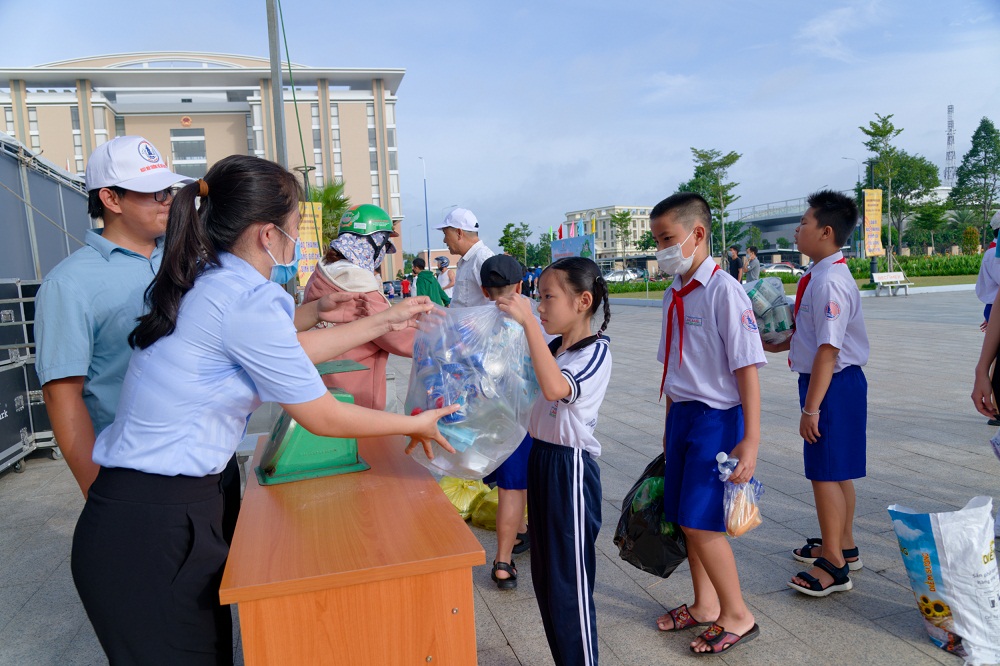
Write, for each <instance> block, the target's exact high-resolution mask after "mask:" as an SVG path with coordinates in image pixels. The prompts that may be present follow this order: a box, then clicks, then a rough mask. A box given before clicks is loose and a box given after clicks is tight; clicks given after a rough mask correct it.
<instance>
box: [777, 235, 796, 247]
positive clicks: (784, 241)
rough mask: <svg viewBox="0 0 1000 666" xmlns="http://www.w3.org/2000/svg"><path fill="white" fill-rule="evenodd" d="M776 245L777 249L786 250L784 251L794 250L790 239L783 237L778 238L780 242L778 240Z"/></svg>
mask: <svg viewBox="0 0 1000 666" xmlns="http://www.w3.org/2000/svg"><path fill="white" fill-rule="evenodd" d="M774 243H775V247H777V248H784V249H789V250H790V249H791V248H792V244H791V243H789V242H788V239H787V238H785V237H784V236H781V237H780V238H778V240H776V241H775V242H774Z"/></svg>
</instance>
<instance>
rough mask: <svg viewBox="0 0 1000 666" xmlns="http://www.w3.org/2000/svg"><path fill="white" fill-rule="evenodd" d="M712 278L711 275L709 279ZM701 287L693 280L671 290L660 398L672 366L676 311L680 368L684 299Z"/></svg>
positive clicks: (681, 360) (682, 357)
mask: <svg viewBox="0 0 1000 666" xmlns="http://www.w3.org/2000/svg"><path fill="white" fill-rule="evenodd" d="M717 270H719V266H718V264H716V266H715V268H713V269H712V275H715V271H717ZM711 277H712V276H711V275H710V276H709V279H711ZM700 286H702V285H701V282H699V281H698V280H695V279H694V278H691V281H690V282H688V283H687V284H686V285H684V286H683V287H682V288H680V289H671V292H673V293H671V295H670V306H669V307H667V339H666V343H665V344H664V345H663V348H664V358H663V379H661V380H660V398H662V397H663V387H664V386H665V385H666V383H667V366H668V365H669V364H670V343H671V342H672V341H673V336H674V309H675V308H676V310H677V335H678V337H677V367H680V366H681V364H682V363H684V297H685V296H687V295H688V294H690V293H691V292H692V291H694V290H695V289H697V288H698V287H700Z"/></svg>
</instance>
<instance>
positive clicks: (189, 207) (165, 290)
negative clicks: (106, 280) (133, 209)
mask: <svg viewBox="0 0 1000 666" xmlns="http://www.w3.org/2000/svg"><path fill="white" fill-rule="evenodd" d="M204 182H205V181H203V180H199V181H196V182H194V183H191V184H190V185H185V186H184V187H183V188H182V189H181V190H180V191H179V192H178V193H177V194H176V195H174V200H173V202H172V203H171V204H170V217H169V219H168V221H167V235H166V238H165V239H164V242H163V259H162V261H161V263H160V270H159V272H158V273H157V274H156V278H154V280H153V282H152V283H151V284H150V285H149V287H148V288H147V289H146V296H145V297H146V305H147V306H148V307H149V313H148V314H145V315H143V316H142V317H139V325H138V326H136V328H135V330H133V331H132V333H131V334H129V336H128V343H129V345H131V346H132V347H133V348H136V347H137V348H139V349H145V348H146V347H148V346H150V345H151V344H153V343H154V342H156V341H157V340H159V339H160V338H162V337H164V336H167V335H170V334H171V333H173V332H174V329H175V328H176V327H177V312H178V310H180V307H181V298H182V297H183V296H184V294H186V293H187V292H188V291H189V290H190V289H191V287H193V286H194V281H195V278H197V277H198V274H199V273H200V272H201V271H202V269H203V268H204V266H205V265H206V263H212V264H216V263H218V256H217V254H216V252H215V250H214V248H212V245H211V243H209V242H208V238H207V237H206V235H205V228H204V226H203V225H202V221H201V217H200V215H199V214H198V211H197V210H196V209H195V205H194V203H195V197H197V196H198V194H199V190H200V188H202V187H203V186H202V185H201V184H202V183H204ZM204 188H205V189H206V190H207V185H206V186H204ZM203 201H204V199H203ZM203 207H204V204H203Z"/></svg>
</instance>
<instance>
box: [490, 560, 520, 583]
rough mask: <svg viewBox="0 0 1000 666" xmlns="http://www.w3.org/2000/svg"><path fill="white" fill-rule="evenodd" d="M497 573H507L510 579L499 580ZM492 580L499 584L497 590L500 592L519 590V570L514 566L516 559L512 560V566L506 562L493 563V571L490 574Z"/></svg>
mask: <svg viewBox="0 0 1000 666" xmlns="http://www.w3.org/2000/svg"><path fill="white" fill-rule="evenodd" d="M497 571H506V572H507V575H508V576H509V578H497ZM490 578H492V579H493V582H494V583H496V584H497V589H499V590H513V589H516V588H517V568H516V565H515V564H514V559H513V558H511V560H510V564H507V563H506V562H497V561H494V562H493V571H492V572H491V573H490Z"/></svg>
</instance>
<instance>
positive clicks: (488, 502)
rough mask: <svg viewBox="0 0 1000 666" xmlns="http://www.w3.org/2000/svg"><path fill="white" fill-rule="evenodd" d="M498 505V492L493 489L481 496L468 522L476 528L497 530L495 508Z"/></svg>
mask: <svg viewBox="0 0 1000 666" xmlns="http://www.w3.org/2000/svg"><path fill="white" fill-rule="evenodd" d="M499 503H500V491H499V490H497V489H496V488H494V489H493V490H491V491H490V492H488V493H486V494H485V495H483V497H482V499H480V500H479V502H477V503H476V508H475V509H473V510H472V515H471V516H470V522H471V523H472V524H473V525H475V526H476V527H481V528H483V529H484V530H493V531H496V529H497V506H499Z"/></svg>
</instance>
